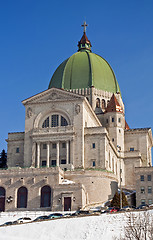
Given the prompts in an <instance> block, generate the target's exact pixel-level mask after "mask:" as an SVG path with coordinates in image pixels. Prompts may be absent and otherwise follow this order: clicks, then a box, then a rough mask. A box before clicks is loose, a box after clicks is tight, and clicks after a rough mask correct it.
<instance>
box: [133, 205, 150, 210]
mask: <svg viewBox="0 0 153 240" xmlns="http://www.w3.org/2000/svg"><path fill="white" fill-rule="evenodd" d="M148 208H149V205H148V204H141V205H139V206H138V207H137V208H136V209H148Z"/></svg>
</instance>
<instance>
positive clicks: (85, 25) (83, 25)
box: [81, 21, 88, 33]
mask: <svg viewBox="0 0 153 240" xmlns="http://www.w3.org/2000/svg"><path fill="white" fill-rule="evenodd" d="M87 26H88V24H86V21H84V23H83V24H82V25H81V27H84V30H83V32H84V33H85V32H86V27H87Z"/></svg>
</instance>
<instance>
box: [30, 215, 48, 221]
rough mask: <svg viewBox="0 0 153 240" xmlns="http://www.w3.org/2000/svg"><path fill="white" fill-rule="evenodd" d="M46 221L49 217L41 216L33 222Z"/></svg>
mask: <svg viewBox="0 0 153 240" xmlns="http://www.w3.org/2000/svg"><path fill="white" fill-rule="evenodd" d="M46 219H48V216H47V215H44V216H39V217H37V218H36V219H34V220H33V222H38V221H43V220H46Z"/></svg>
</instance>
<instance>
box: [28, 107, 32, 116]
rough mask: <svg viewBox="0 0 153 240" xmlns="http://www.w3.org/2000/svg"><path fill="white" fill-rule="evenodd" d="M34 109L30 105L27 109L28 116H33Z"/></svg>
mask: <svg viewBox="0 0 153 240" xmlns="http://www.w3.org/2000/svg"><path fill="white" fill-rule="evenodd" d="M32 114H33V113H32V109H31V108H30V107H29V108H28V109H27V117H28V118H31V117H32Z"/></svg>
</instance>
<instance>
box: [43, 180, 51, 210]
mask: <svg viewBox="0 0 153 240" xmlns="http://www.w3.org/2000/svg"><path fill="white" fill-rule="evenodd" d="M50 206H51V188H50V186H47V185H46V186H44V187H42V189H41V204H40V207H50Z"/></svg>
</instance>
